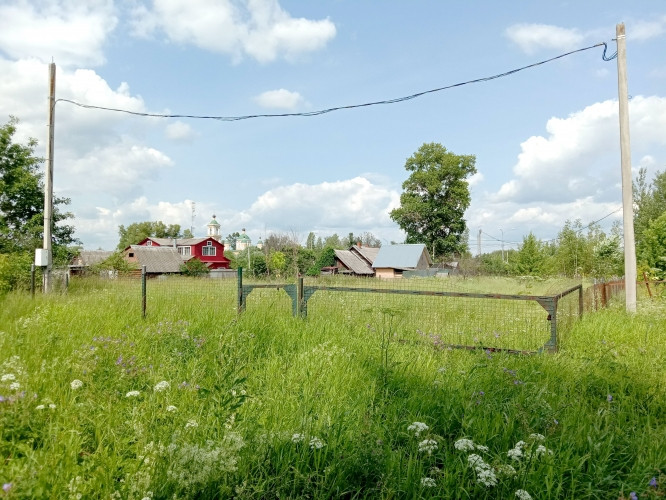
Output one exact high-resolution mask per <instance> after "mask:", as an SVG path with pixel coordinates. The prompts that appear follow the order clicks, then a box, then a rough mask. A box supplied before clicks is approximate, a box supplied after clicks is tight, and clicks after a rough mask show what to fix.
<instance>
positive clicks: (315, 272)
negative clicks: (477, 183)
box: [307, 247, 335, 276]
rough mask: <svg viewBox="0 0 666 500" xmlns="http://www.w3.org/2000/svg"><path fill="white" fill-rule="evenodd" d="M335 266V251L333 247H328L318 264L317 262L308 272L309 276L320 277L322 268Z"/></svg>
mask: <svg viewBox="0 0 666 500" xmlns="http://www.w3.org/2000/svg"><path fill="white" fill-rule="evenodd" d="M333 265H335V249H334V248H333V247H326V248H324V249H323V250H322V252H321V253H320V254H319V258H318V259H317V262H315V263H314V264H313V265H312V266H311V267H310V268H309V269H308V270H307V275H308V276H319V273H320V272H321V268H322V267H328V266H333Z"/></svg>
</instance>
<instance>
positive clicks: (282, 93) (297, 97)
mask: <svg viewBox="0 0 666 500" xmlns="http://www.w3.org/2000/svg"><path fill="white" fill-rule="evenodd" d="M254 101H255V102H256V103H257V104H259V105H260V106H262V107H264V108H279V109H295V108H297V107H298V105H299V104H301V103H302V102H303V98H302V97H301V94H299V93H298V92H290V91H289V90H285V89H278V90H268V91H266V92H263V93H261V94H259V95H258V96H257V97H255V98H254Z"/></svg>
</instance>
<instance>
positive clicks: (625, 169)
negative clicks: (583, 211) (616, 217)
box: [615, 23, 637, 312]
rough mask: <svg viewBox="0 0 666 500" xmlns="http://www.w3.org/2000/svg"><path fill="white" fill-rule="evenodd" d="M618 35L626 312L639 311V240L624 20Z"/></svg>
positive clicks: (618, 90) (616, 30)
mask: <svg viewBox="0 0 666 500" xmlns="http://www.w3.org/2000/svg"><path fill="white" fill-rule="evenodd" d="M615 34H616V38H617V93H618V101H619V104H620V155H621V159H622V219H623V230H624V290H625V298H626V303H627V306H626V308H627V312H636V278H637V273H636V243H635V241H634V199H633V193H632V184H631V142H630V140H629V91H628V89H627V51H626V36H625V31H624V23H620V24H618V25H616V26H615Z"/></svg>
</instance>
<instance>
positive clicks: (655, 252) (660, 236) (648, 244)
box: [638, 212, 666, 280]
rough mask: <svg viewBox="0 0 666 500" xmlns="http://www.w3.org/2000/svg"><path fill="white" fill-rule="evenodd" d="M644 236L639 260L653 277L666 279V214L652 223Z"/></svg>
mask: <svg viewBox="0 0 666 500" xmlns="http://www.w3.org/2000/svg"><path fill="white" fill-rule="evenodd" d="M643 235H644V242H643V245H641V247H640V249H639V250H640V253H639V254H638V256H639V260H640V261H641V262H642V263H643V264H644V265H646V266H647V267H648V271H649V273H650V274H651V275H652V276H653V277H655V278H657V279H660V280H663V279H666V212H664V213H663V214H662V215H660V216H659V217H657V218H656V219H655V220H653V221H651V222H650V224H649V225H648V227H647V228H646V229H645V231H644V233H643Z"/></svg>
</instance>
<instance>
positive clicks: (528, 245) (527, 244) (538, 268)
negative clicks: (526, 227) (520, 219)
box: [513, 232, 546, 276]
mask: <svg viewBox="0 0 666 500" xmlns="http://www.w3.org/2000/svg"><path fill="white" fill-rule="evenodd" d="M545 264H546V254H545V253H544V251H543V244H542V243H541V241H539V240H537V238H536V236H534V234H533V233H532V232H530V234H528V235H527V236H525V237H524V238H523V244H522V245H521V247H520V248H519V249H518V252H517V253H516V257H515V259H514V261H513V268H514V271H515V273H516V274H518V275H519V276H541V275H543V274H544V270H545Z"/></svg>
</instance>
